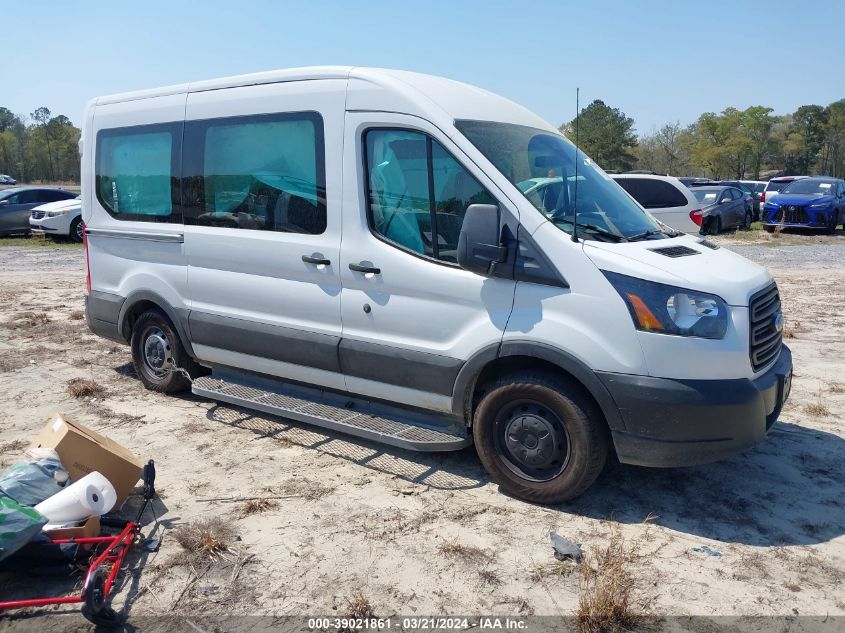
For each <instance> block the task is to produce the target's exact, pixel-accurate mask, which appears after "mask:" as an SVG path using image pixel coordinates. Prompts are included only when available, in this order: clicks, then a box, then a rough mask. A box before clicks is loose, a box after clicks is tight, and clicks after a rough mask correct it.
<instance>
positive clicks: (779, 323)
mask: <svg viewBox="0 0 845 633" xmlns="http://www.w3.org/2000/svg"><path fill="white" fill-rule="evenodd" d="M774 326H775V331H776V332H782V331H783V314H781V313H780V312H778V313H777V314H776V315H775V322H774Z"/></svg>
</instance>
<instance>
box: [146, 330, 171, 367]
mask: <svg viewBox="0 0 845 633" xmlns="http://www.w3.org/2000/svg"><path fill="white" fill-rule="evenodd" d="M141 341H142V343H141V356H142V358H143V360H144V368H145V369H146V370H147V372H148V373H150V374H152V375H153V376H155V377H156V378H159V379H161V378H164V377H165V376H167V374H168V373H170V370H171V369H172V368H173V353H172V349H171V347H170V339H168V338H167V334H165V333H164V331H163V330H162V329H161V328H159V327H151V328H148V329H147V330H146V331H145V332H144V335H143V336H142V337H141Z"/></svg>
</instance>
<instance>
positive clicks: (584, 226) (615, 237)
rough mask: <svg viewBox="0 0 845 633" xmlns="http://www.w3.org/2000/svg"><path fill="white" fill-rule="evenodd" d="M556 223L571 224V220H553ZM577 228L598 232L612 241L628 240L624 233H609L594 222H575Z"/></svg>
mask: <svg viewBox="0 0 845 633" xmlns="http://www.w3.org/2000/svg"><path fill="white" fill-rule="evenodd" d="M555 222H558V223H566V224H572V220H562V219H561V220H555ZM577 226H578V228H579V229H587V230H588V231H593V232H595V233H598V234H599V235H601V236H602V237H606V238H608V239H612V240H613V241H614V242H627V241H628V240H627V239H626V238H625V236H624V235H619V234H618V233H611V232H610V231H608V230H607V229H603V228H601V227H600V226H596V225H595V224H584V223H583V222H578V224H577Z"/></svg>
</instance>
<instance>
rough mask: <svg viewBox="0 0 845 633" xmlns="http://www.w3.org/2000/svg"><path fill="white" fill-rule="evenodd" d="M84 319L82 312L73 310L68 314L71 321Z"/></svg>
mask: <svg viewBox="0 0 845 633" xmlns="http://www.w3.org/2000/svg"><path fill="white" fill-rule="evenodd" d="M84 318H85V313H84V312H83V311H82V310H74V311H73V312H71V313H70V320H71V321H81V320H82V319H84Z"/></svg>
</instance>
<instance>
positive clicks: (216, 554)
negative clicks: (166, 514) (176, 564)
mask: <svg viewBox="0 0 845 633" xmlns="http://www.w3.org/2000/svg"><path fill="white" fill-rule="evenodd" d="M173 537H174V538H175V539H176V542H177V543H179V545H181V546H182V549H184V550H185V551H186V552H188V554H189V556H190V558H192V559H211V560H212V561H213V560H216V559H219V558H225V556H224V555H225V553H226V552H228V551H229V548H230V547H231V544H232V541H234V539H235V530H234V528H233V527H232V526H231V525H230V524H229V523H227V522H226V521H224V520H223V519H221V518H219V517H214V518H211V519H201V520H199V521H194V522H192V523H189V524H187V525H183V526H181V527H178V528H176V529H175V530H174V532H173Z"/></svg>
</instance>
